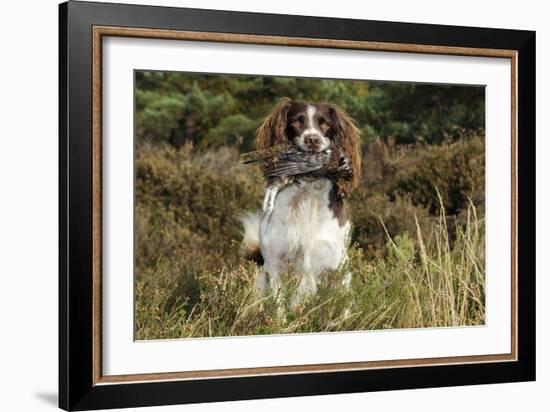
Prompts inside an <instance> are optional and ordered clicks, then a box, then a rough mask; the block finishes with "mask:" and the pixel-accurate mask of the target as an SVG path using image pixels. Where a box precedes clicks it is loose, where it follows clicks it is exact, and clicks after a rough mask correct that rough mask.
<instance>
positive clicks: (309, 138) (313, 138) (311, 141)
mask: <svg viewBox="0 0 550 412" xmlns="http://www.w3.org/2000/svg"><path fill="white" fill-rule="evenodd" d="M304 143H305V144H307V145H308V146H319V143H320V139H319V136H318V135H316V134H313V133H310V134H306V135H305V136H304Z"/></svg>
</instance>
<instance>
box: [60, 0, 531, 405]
mask: <svg viewBox="0 0 550 412" xmlns="http://www.w3.org/2000/svg"><path fill="white" fill-rule="evenodd" d="M59 13H60V14H59V15H60V25H59V46H60V47H59V50H60V52H59V55H60V69H59V87H60V110H59V125H60V144H59V152H60V156H59V168H60V173H59V184H60V195H59V196H60V198H59V199H60V202H59V204H60V210H59V217H60V219H59V222H60V223H59V225H60V226H59V238H60V248H59V267H60V269H59V325H60V326H59V393H60V396H59V406H60V407H61V408H63V409H66V410H87V409H100V408H115V407H135V406H150V405H163V404H166V405H167V404H177V403H191V402H216V401H225V400H239V399H258V398H270V397H289V396H305V395H319V394H335V393H351V392H360V391H379V390H393V389H405V388H426V387H440V386H452V385H471V384H485V383H498V382H517V381H528V380H534V379H535V256H534V255H535V213H534V209H535V33H534V32H530V31H515V30H503V29H484V28H466V27H454V26H439V25H427V24H409V23H390V22H379V21H363V20H351V19H327V18H318V17H303V16H290V15H269V14H257V13H241V12H226V11H213V10H198V9H181V8H168V7H149V6H133V5H120V4H106V3H86V2H73V1H71V2H68V3H63V4H61V5H60V8H59ZM107 36H111V37H113V36H114V37H129V38H148V39H171V40H193V41H200V42H212V41H213V42H221V43H239V44H260V45H279V46H287V47H295V46H300V47H313V48H329V49H352V50H371V51H372V50H375V51H390V52H398V53H423V54H424V53H425V54H436V55H457V56H482V57H497V58H503V59H510V61H511V67H512V70H511V71H512V79H511V84H512V97H511V102H512V105H511V107H510V119H503V121H511V131H512V136H511V141H512V150H511V152H512V157H511V159H510V162H511V170H512V176H511V177H510V179H511V182H512V196H511V199H510V202H511V210H512V215H511V218H510V224H511V227H512V244H511V245H510V247H511V254H512V262H511V268H512V271H511V290H512V294H511V296H510V302H511V305H510V306H511V308H512V312H511V316H510V317H511V320H512V325H511V332H512V334H511V336H510V342H511V351H510V353H508V354H494V355H473V356H459V357H434V358H422V359H412V360H411V359H408V360H407V359H404V360H398V359H395V360H386V361H365V362H352V363H326V364H315V365H287V366H272V367H261V368H237V369H222V370H205V371H181V372H165V373H151V374H130V375H116V376H110V375H108V376H104V375H103V373H102V350H101V348H102V309H101V308H102V305H101V303H102V294H101V290H102V289H101V286H102V275H103V274H102V270H101V262H102V233H101V232H102V206H101V199H102V181H103V180H104V179H106V178H107V177H106V176H104V175H103V174H102V168H101V159H102V157H101V155H102V69H101V67H102V66H101V63H102V40H103V38H104V37H107Z"/></svg>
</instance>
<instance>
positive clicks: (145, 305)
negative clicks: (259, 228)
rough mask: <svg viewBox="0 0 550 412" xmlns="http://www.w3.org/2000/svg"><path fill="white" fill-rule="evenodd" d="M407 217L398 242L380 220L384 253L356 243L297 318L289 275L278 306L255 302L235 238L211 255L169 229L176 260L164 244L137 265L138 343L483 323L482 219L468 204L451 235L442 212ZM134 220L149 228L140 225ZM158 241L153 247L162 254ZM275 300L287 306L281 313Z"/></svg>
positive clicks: (271, 300) (200, 241) (197, 237)
mask: <svg viewBox="0 0 550 412" xmlns="http://www.w3.org/2000/svg"><path fill="white" fill-rule="evenodd" d="M180 160H181V159H180ZM194 161H195V162H196V161H197V160H196V159H195V160H194ZM201 162H202V160H201V161H199V162H198V163H200V164H202V163H201ZM138 163H139V159H138ZM201 167H202V166H201ZM138 168H139V165H138ZM200 171H201V173H206V170H203V169H201V170H200ZM176 172H177V171H176ZM189 177H190V176H186V178H189ZM186 184H187V185H189V183H188V182H187V183H186ZM223 190H225V189H223ZM226 191H227V192H228V193H226V195H227V196H228V199H229V201H227V202H226V208H227V209H229V213H233V212H234V210H233V209H234V208H235V205H233V203H232V201H231V199H232V197H231V196H232V192H231V191H230V190H226ZM147 193H149V192H147ZM142 195H143V193H142ZM139 196H140V195H139V194H138V199H139ZM155 199H156V197H155ZM439 199H440V201H441V197H440V198H439ZM144 202H145V200H144ZM155 202H156V203H155V205H156V206H155V207H156V208H157V209H162V208H163V207H161V206H160V204H159V203H158V199H157V200H155ZM145 203H146V202H145ZM178 205H179V206H180V207H181V203H180V204H178ZM168 209H170V208H168ZM174 215H177V211H174V210H169V216H170V219H172V218H174ZM409 217H410V219H411V220H412V221H413V222H414V224H413V226H414V228H415V230H413V231H412V232H413V233H409V232H403V233H400V234H399V235H391V234H390V233H389V232H388V231H387V228H386V226H385V224H384V219H383V218H380V223H381V225H380V226H381V227H382V228H383V230H384V231H385V236H386V245H385V252H384V253H383V254H382V255H380V256H374V257H373V256H366V253H365V250H364V249H363V248H361V247H359V246H358V245H357V244H354V245H353V246H352V248H351V250H350V253H349V255H350V259H349V262H348V263H347V264H346V267H343V268H342V269H341V270H339V271H336V272H330V273H326V274H325V275H324V276H323V280H322V282H321V285H320V287H319V291H318V293H317V294H316V295H315V296H312V297H310V298H308V299H306V301H305V302H304V303H303V305H302V306H301V307H300V308H299V309H298V310H296V311H294V310H291V308H289V307H288V302H289V301H290V298H291V296H292V294H293V293H294V291H295V289H296V287H297V284H298V278H297V276H296V275H295V274H293V273H287V274H286V275H283V276H282V288H281V290H280V293H281V296H280V298H279V299H276V298H275V297H274V296H265V297H264V296H259V295H258V294H257V292H256V288H255V285H254V282H255V278H256V275H257V272H258V270H259V268H258V267H257V266H256V265H255V264H254V263H251V262H247V261H244V260H242V258H240V256H239V254H238V253H237V251H238V237H236V238H235V239H234V240H233V241H231V242H227V243H229V244H230V245H229V246H227V245H226V246H227V247H226V248H225V249H223V251H222V252H220V253H218V254H216V253H213V252H212V253H211V251H212V250H214V249H215V245H214V246H213V245H209V244H208V241H207V239H209V237H208V236H202V237H201V234H200V230H199V229H200V227H198V228H197V229H196V230H195V232H194V233H193V234H192V236H191V235H190V234H189V233H187V232H186V231H185V230H183V235H182V234H180V235H178V234H177V230H175V229H170V233H171V235H172V236H175V238H176V239H177V240H178V242H180V243H177V242H176V243H177V244H179V245H180V246H179V247H180V249H177V250H176V252H174V247H170V246H169V247H170V250H172V253H159V254H158V258H157V259H156V260H152V259H151V257H149V258H148V259H145V260H144V261H141V262H140V263H138V265H137V268H138V272H137V273H136V275H137V276H136V338H137V339H140V340H142V339H160V338H162V339H169V338H191V337H213V336H242V335H257V334H283V333H308V332H329V331H350V330H375V329H390V328H419V327H443V326H468V325H480V324H483V323H484V321H485V304H484V302H485V293H484V290H485V277H484V273H485V267H484V261H485V232H484V220H483V219H482V218H479V217H478V214H477V212H476V207H475V206H474V204H473V203H472V202H469V203H468V205H467V207H466V208H465V210H464V211H463V216H462V219H461V221H460V223H459V222H458V221H457V222H456V223H453V227H449V225H450V224H449V223H448V222H449V221H452V219H449V217H448V216H446V215H445V211H444V207H443V205H441V207H440V208H439V215H438V216H437V217H435V218H434V219H431V220H430V224H429V225H428V227H427V228H426V227H425V226H426V225H424V227H423V226H422V225H420V223H419V221H418V219H417V217H416V214H413V215H412V216H409ZM140 219H141V220H144V219H145V220H146V222H145V223H144V222H143V221H141V224H140ZM176 220H177V219H176ZM147 222H148V223H149V224H146V223H147ZM153 222H155V219H153V220H151V216H150V214H147V213H143V212H142V213H141V214H140V213H139V211H138V248H139V247H140V245H139V243H140V239H142V241H141V243H142V244H141V247H147V250H149V251H150V250H152V249H154V248H153V247H152V246H151V245H150V244H148V242H150V241H151V239H150V236H151V233H149V232H151V230H152V229H151V228H150V225H153ZM156 222H157V224H158V219H157V220H156ZM207 226H208V225H207ZM140 227H141V230H140V229H139V228H140ZM163 227H164V226H163ZM154 231H155V230H154V228H153V232H154ZM450 234H452V236H451V235H450ZM147 236H149V237H147ZM178 236H179V237H178ZM157 241H159V242H160V243H157V246H159V247H160V246H162V247H166V244H165V243H162V242H161V241H160V240H157ZM164 241H165V242H169V239H168V240H166V239H164ZM143 243H145V244H146V245H143ZM193 244H194V245H193ZM193 246H194V247H193ZM209 247H213V248H214V249H212V250H211V249H209ZM138 251H139V249H138ZM347 271H351V272H352V273H353V280H352V283H351V286H350V287H349V288H345V287H343V286H342V280H343V276H344V274H345V273H346V272H347ZM278 302H283V303H282V305H283V306H282V309H281V303H278ZM281 310H282V311H283V312H284V313H283V314H282V315H281Z"/></svg>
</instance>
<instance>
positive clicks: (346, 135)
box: [256, 98, 361, 188]
mask: <svg viewBox="0 0 550 412" xmlns="http://www.w3.org/2000/svg"><path fill="white" fill-rule="evenodd" d="M284 143H292V144H294V145H295V146H296V147H298V148H299V149H300V150H303V151H304V152H322V151H324V150H327V149H332V150H335V149H338V148H339V149H341V151H342V153H343V154H344V155H345V156H346V157H347V159H348V161H350V162H351V167H352V170H353V173H352V188H353V187H355V186H356V185H357V184H358V183H359V176H360V169H361V152H360V139H359V131H358V130H357V127H356V126H355V125H354V123H353V121H352V120H351V119H350V117H349V116H348V115H347V114H346V113H345V112H344V111H343V110H342V109H340V108H339V107H338V106H336V105H333V104H329V103H308V102H304V101H297V100H291V99H289V98H283V99H282V100H281V101H280V102H279V103H278V104H277V105H276V106H275V107H274V108H273V110H272V111H271V113H270V114H269V115H268V116H267V118H266V119H265V121H264V122H263V124H262V125H261V126H260V128H259V129H258V132H257V134H256V145H257V147H258V149H259V150H262V149H267V148H269V147H271V146H275V145H278V144H284Z"/></svg>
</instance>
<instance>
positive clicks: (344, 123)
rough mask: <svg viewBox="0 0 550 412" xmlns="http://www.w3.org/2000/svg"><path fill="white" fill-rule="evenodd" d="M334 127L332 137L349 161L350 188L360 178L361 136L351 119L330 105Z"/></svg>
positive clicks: (354, 186)
mask: <svg viewBox="0 0 550 412" xmlns="http://www.w3.org/2000/svg"><path fill="white" fill-rule="evenodd" d="M329 107H330V114H331V118H332V124H333V128H334V139H335V141H336V144H337V145H338V146H339V147H340V148H341V149H342V151H343V152H344V155H345V156H346V158H347V159H348V161H350V162H351V170H352V175H351V180H350V186H351V187H350V190H352V189H355V188H356V187H357V186H358V185H359V181H360V179H361V137H360V133H359V129H357V126H356V125H355V123H354V122H353V120H352V119H351V118H350V117H349V116H348V115H347V113H346V112H344V111H343V110H342V109H340V108H339V107H338V106H335V105H330V106H329Z"/></svg>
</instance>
